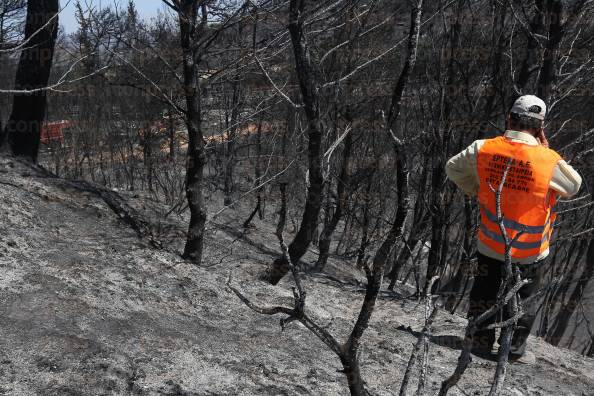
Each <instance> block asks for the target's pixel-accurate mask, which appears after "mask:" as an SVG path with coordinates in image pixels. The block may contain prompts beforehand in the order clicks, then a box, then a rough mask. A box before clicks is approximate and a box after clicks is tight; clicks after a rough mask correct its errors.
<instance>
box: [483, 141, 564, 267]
mask: <svg viewBox="0 0 594 396" xmlns="http://www.w3.org/2000/svg"><path fill="white" fill-rule="evenodd" d="M510 158H511V159H512V160H511V161H512V162H511V165H510V169H509V171H508V173H507V177H506V179H505V183H504V185H503V190H502V192H501V213H502V217H503V222H504V225H505V230H506V233H507V235H508V237H509V238H510V241H511V240H512V239H513V238H514V237H516V235H517V234H518V233H519V232H520V231H523V234H522V235H520V236H519V237H518V239H517V240H516V241H515V242H514V243H513V244H512V249H511V252H510V253H511V257H512V259H521V258H527V257H531V256H538V255H539V254H540V253H542V252H543V251H545V250H546V249H547V248H548V247H549V240H550V238H551V234H552V231H553V223H554V222H555V217H556V214H555V211H554V210H553V207H554V206H555V203H556V200H557V194H556V193H555V192H554V191H552V190H550V188H549V184H550V182H551V177H552V176H553V171H554V169H555V166H556V165H557V162H559V160H560V159H561V157H560V156H559V154H557V153H556V152H555V151H553V150H551V149H548V148H546V147H544V146H540V145H539V146H530V145H527V144H524V143H516V142H513V141H510V140H509V139H507V138H505V137H503V136H499V137H496V138H494V139H488V140H486V141H485V143H484V144H483V146H482V147H481V149H480V150H479V153H478V157H477V167H478V176H479V180H480V182H479V192H478V200H479V204H480V210H481V225H480V229H479V236H478V237H479V239H480V241H481V242H482V243H483V244H485V245H486V246H488V247H489V248H491V249H492V250H493V251H495V252H497V253H499V254H501V255H503V254H505V241H504V239H503V236H502V234H501V230H500V229H499V224H498V222H497V205H496V203H495V193H494V192H493V191H492V190H491V189H490V188H489V185H491V186H492V187H493V188H494V189H495V190H497V189H498V187H499V185H500V182H501V179H502V176H503V172H504V171H505V169H506V167H507V164H508V162H509V160H510Z"/></svg>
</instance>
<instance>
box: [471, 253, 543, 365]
mask: <svg viewBox="0 0 594 396" xmlns="http://www.w3.org/2000/svg"><path fill="white" fill-rule="evenodd" d="M477 255H478V266H477V273H476V275H475V277H474V284H473V285H472V290H471V291H470V302H469V309H468V317H469V318H474V317H477V316H479V315H480V314H482V313H483V312H485V311H486V310H488V309H489V308H490V307H492V306H493V305H495V300H496V298H497V291H498V290H499V286H500V285H501V281H502V279H504V278H505V264H504V263H503V262H502V261H499V260H495V259H492V258H490V257H487V256H484V255H482V254H480V253H478V254H477ZM548 262H549V260H547V259H544V260H540V261H537V262H535V263H531V264H518V267H519V268H520V273H521V276H522V279H528V280H529V281H530V283H528V284H526V285H524V286H523V287H522V288H521V289H520V291H519V292H518V294H519V296H520V299H521V301H524V300H526V299H527V298H528V297H530V296H532V295H533V294H535V293H536V292H538V291H539V290H540V288H541V286H542V281H543V278H544V274H545V273H546V265H547V264H548ZM538 306H539V304H537V301H532V302H531V303H530V304H527V305H524V306H523V308H524V312H525V314H524V315H523V316H522V317H521V318H520V319H519V320H518V323H517V326H516V330H515V331H514V336H513V339H512V345H511V354H512V355H523V354H524V351H525V350H526V340H527V339H528V336H529V335H530V331H531V330H532V324H533V323H534V320H535V319H536V314H537V310H538ZM508 318H509V316H508V314H507V308H506V307H504V308H503V309H502V310H501V311H500V312H498V313H497V314H495V315H493V316H491V317H490V318H489V319H487V320H486V322H483V324H482V325H481V326H480V327H479V329H480V330H478V331H477V332H476V333H475V334H474V337H473V339H472V341H473V350H474V351H477V352H481V353H488V352H489V351H490V350H491V347H492V346H493V344H494V343H495V329H490V330H485V329H481V328H483V327H485V326H488V325H490V324H492V323H495V322H500V321H502V320H506V319H508Z"/></svg>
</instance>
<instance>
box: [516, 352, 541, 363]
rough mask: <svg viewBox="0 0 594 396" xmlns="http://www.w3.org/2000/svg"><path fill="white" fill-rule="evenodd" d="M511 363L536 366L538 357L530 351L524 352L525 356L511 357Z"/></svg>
mask: <svg viewBox="0 0 594 396" xmlns="http://www.w3.org/2000/svg"><path fill="white" fill-rule="evenodd" d="M509 361H510V363H518V364H534V363H536V355H534V353H532V352H530V351H526V352H524V354H523V355H513V354H510V355H509Z"/></svg>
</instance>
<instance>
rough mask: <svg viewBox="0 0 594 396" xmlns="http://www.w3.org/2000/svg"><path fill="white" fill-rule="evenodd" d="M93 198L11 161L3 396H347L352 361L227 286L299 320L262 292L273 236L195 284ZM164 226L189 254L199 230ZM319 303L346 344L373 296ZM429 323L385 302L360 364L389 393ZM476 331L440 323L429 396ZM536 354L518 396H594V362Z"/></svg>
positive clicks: (216, 264) (510, 386)
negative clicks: (260, 277)
mask: <svg viewBox="0 0 594 396" xmlns="http://www.w3.org/2000/svg"><path fill="white" fill-rule="evenodd" d="M84 186H86V185H81V184H76V183H71V182H66V181H64V180H61V179H58V178H54V177H52V176H51V175H50V174H47V173H46V172H44V171H42V170H40V169H37V168H31V167H29V166H27V165H25V164H23V163H21V162H19V161H18V160H14V159H12V158H8V157H0V202H1V205H0V395H11V396H12V395H237V394H242V395H255V394H257V395H261V394H265V395H269V394H270V395H272V394H274V395H302V394H313V395H334V394H341V395H344V394H346V393H347V389H346V381H345V380H344V378H343V375H342V374H341V373H340V372H338V370H339V368H340V364H339V362H338V360H337V359H336V358H335V357H334V356H333V355H332V354H331V352H330V351H328V350H327V349H326V348H325V347H324V345H323V344H322V343H321V342H319V341H318V340H317V339H314V338H313V336H312V335H311V334H310V333H309V332H308V331H307V330H306V329H305V328H303V327H302V326H301V325H300V324H297V323H293V324H291V325H289V327H288V328H287V329H286V330H285V331H284V332H281V330H280V327H279V325H278V319H279V318H276V317H274V318H273V317H265V316H260V315H257V314H254V313H253V312H252V311H250V310H249V309H247V308H246V307H245V306H244V305H242V303H241V302H240V301H238V300H237V298H236V297H235V296H234V295H233V294H232V293H230V292H229V291H228V290H227V288H226V286H225V283H226V281H227V278H228V275H229V273H230V272H233V274H234V283H235V284H236V285H238V286H239V287H241V288H242V289H243V290H244V292H245V293H246V294H248V295H250V296H251V297H252V298H254V299H255V300H257V301H259V302H262V303H267V302H268V303H275V304H278V303H285V304H291V302H292V297H291V291H290V286H291V280H290V279H285V280H283V282H281V284H280V286H278V287H272V286H270V285H267V284H264V283H262V282H260V281H257V280H255V276H254V275H255V274H256V273H257V272H258V271H260V270H261V269H262V266H263V265H264V264H266V263H267V262H268V261H269V260H270V259H271V256H270V251H275V250H277V246H276V245H275V243H274V238H273V237H272V236H271V234H270V233H269V231H271V230H272V228H273V227H272V225H269V226H268V228H266V225H265V224H259V225H258V229H257V230H253V231H252V232H251V235H250V238H251V242H246V241H245V240H240V239H238V238H237V237H236V236H234V235H235V234H236V233H233V232H230V231H225V228H219V230H218V231H216V230H212V232H210V235H211V237H210V238H211V240H210V241H209V252H208V254H207V257H206V258H205V262H206V263H207V264H208V266H205V267H204V268H197V267H195V266H193V265H190V264H187V263H185V262H184V261H183V260H181V259H180V258H179V256H178V255H177V254H176V253H175V251H174V250H175V249H176V244H175V243H165V245H166V249H159V248H156V247H155V245H158V244H155V239H154V238H153V237H155V236H154V235H153V236H151V237H150V238H149V237H147V236H146V235H142V230H140V232H139V229H136V230H135V229H133V228H131V227H130V224H129V222H127V221H126V219H125V218H124V217H125V216H123V215H122V214H121V213H120V215H119V216H118V215H116V214H115V213H114V207H113V202H112V203H111V205H108V204H106V199H105V196H102V195H101V194H98V193H97V191H93V190H92V189H90V188H87V187H88V186H87V187H84ZM114 196H115V195H114ZM112 198H113V197H112ZM120 203H121V204H122V205H129V206H130V207H133V208H136V210H137V211H138V214H142V213H143V212H142V211H143V208H144V209H147V208H148V207H149V206H150V205H149V202H144V201H143V200H142V199H141V198H138V197H137V198H134V197H132V196H127V197H126V196H125V198H121V202H120ZM238 210H239V209H238ZM150 213H153V212H151V211H150V210H148V209H147V210H145V212H144V215H145V216H146V218H145V220H146V221H149V222H150V221H151V217H150ZM238 217H243V213H241V214H240V216H238ZM147 219H148V220H147ZM152 221H154V222H155V223H159V224H160V225H159V227H161V228H163V227H164V225H163V224H165V223H164V221H162V220H159V219H152ZM176 221H177V220H176ZM237 224H241V220H238V221H237ZM166 225H167V227H168V229H169V231H168V235H170V236H172V235H173V237H172V238H173V239H172V240H173V242H175V238H174V237H175V232H181V231H179V230H183V229H184V227H185V225H184V224H183V223H182V221H181V220H180V221H179V224H177V225H176V223H175V221H173V220H169V223H167V224H166ZM167 227H166V228H167ZM226 228H227V229H231V230H232V228H233V224H230V225H227V227H226ZM176 230H177V231H176ZM215 231H216V232H215ZM139 234H141V235H142V237H139ZM155 238H156V237H155ZM151 239H152V242H151ZM157 239H158V238H157ZM161 239H163V238H161ZM255 241H256V242H257V243H256V242H255ZM262 245H264V246H265V247H266V248H267V249H262ZM333 265H336V263H333ZM342 265H343V266H345V265H346V264H344V263H342ZM287 278H288V277H287ZM305 287H306V288H307V290H308V304H309V305H308V308H307V309H308V310H309V312H310V313H311V315H312V316H313V317H314V318H317V320H319V321H320V322H321V323H325V324H327V325H328V329H329V330H330V331H331V332H332V333H333V334H335V335H336V336H337V337H344V336H345V335H346V334H347V333H348V331H349V328H350V326H351V325H352V323H353V322H354V318H355V317H356V313H357V310H358V308H359V305H360V303H361V299H362V294H361V293H360V291H358V289H359V288H358V287H357V286H349V285H345V284H341V283H339V282H336V281H333V280H331V279H328V278H324V277H320V276H317V277H313V276H307V277H306V278H305ZM422 314H423V312H422V304H418V303H417V302H416V301H408V300H400V299H397V298H396V297H395V296H394V295H385V296H383V297H382V299H381V300H380V301H379V304H378V308H377V310H376V313H375V316H374V319H373V321H372V325H371V327H370V328H369V329H368V331H367V332H366V334H365V340H364V347H363V351H362V356H361V361H362V370H363V375H364V377H365V378H366V380H367V381H368V383H369V387H370V388H371V389H372V390H373V391H374V392H375V393H377V394H379V395H392V394H397V393H398V390H399V387H400V381H401V377H402V374H403V372H404V367H405V365H406V362H407V361H408V357H409V353H410V350H411V347H412V344H413V342H414V341H415V338H414V332H415V331H417V330H419V329H420V328H421V324H422V319H421V318H422ZM464 323H465V321H464V320H463V319H462V318H460V317H459V316H452V315H449V314H447V313H442V314H440V315H439V317H438V320H437V321H436V326H435V334H434V337H433V339H432V341H433V342H432V343H431V344H430V345H431V351H430V353H431V356H430V367H429V381H428V384H427V385H428V394H435V393H436V390H437V387H438V384H439V382H440V381H441V380H442V379H443V378H444V377H445V376H446V375H449V374H450V373H451V371H452V370H453V367H454V365H455V362H456V359H457V356H458V352H459V351H458V350H457V349H456V347H457V343H459V342H458V341H459V337H460V336H461V335H462V334H463V328H464ZM409 327H410V329H409ZM411 329H412V331H411ZM530 347H531V348H532V349H533V350H534V351H535V353H536V355H537V359H538V360H537V364H536V365H534V366H530V367H526V366H514V365H512V366H511V367H510V369H509V375H508V381H507V384H506V391H505V393H506V394H509V395H544V394H554V395H591V394H593V393H592V392H593V389H594V361H593V360H592V359H586V358H583V357H581V356H580V355H578V354H576V353H574V352H571V351H567V350H561V349H557V348H554V347H552V346H550V345H547V344H545V343H544V342H542V341H541V340H537V339H534V338H532V339H531V340H530ZM494 367H495V363H493V362H489V361H485V360H481V359H478V358H477V359H475V360H474V362H473V363H472V364H471V367H470V368H469V369H468V371H467V374H466V375H465V377H464V378H463V380H462V381H461V383H460V387H461V388H455V389H453V390H452V393H451V394H460V395H462V394H484V393H485V392H486V391H488V387H489V381H490V379H491V376H492V372H493V370H494Z"/></svg>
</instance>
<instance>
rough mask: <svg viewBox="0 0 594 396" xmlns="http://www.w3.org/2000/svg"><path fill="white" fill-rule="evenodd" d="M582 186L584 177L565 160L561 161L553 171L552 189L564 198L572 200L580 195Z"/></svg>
mask: <svg viewBox="0 0 594 396" xmlns="http://www.w3.org/2000/svg"><path fill="white" fill-rule="evenodd" d="M581 185H582V177H581V176H580V175H579V173H577V171H576V170H575V169H573V168H572V167H571V165H569V164H568V163H567V162H565V161H564V160H560V161H559V162H558V163H557V166H556V167H555V170H554V171H553V177H552V178H551V183H550V187H551V189H553V190H555V191H557V192H558V193H559V195H561V197H562V198H570V197H572V196H574V195H575V194H577V193H578V191H579V190H580V187H581Z"/></svg>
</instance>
